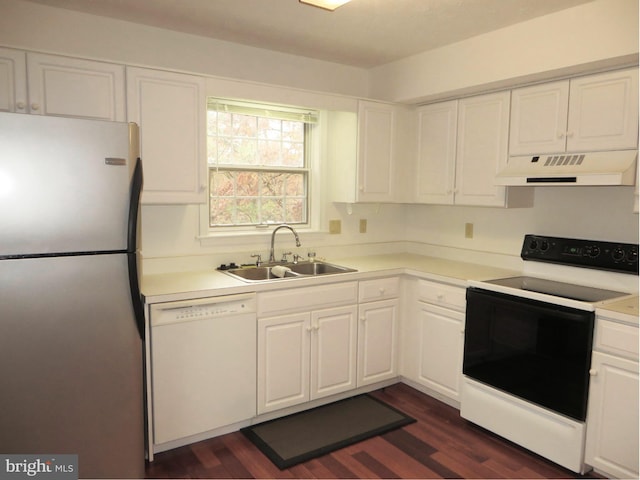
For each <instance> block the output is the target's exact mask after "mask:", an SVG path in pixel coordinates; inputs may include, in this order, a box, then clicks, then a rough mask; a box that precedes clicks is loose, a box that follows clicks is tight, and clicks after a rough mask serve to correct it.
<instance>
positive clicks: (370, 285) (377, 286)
mask: <svg viewBox="0 0 640 480" xmlns="http://www.w3.org/2000/svg"><path fill="white" fill-rule="evenodd" d="M399 294H400V278H399V277H389V278H377V279H375V280H366V281H364V282H360V287H359V289H358V302H360V303H362V302H371V301H376V300H384V299H387V298H395V297H397V296H398V295H399Z"/></svg>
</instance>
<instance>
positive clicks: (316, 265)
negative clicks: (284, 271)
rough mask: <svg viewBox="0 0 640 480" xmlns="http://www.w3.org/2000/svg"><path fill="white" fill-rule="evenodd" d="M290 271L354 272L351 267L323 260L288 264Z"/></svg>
mask: <svg viewBox="0 0 640 480" xmlns="http://www.w3.org/2000/svg"><path fill="white" fill-rule="evenodd" d="M288 267H289V268H290V269H291V271H292V272H295V273H299V274H300V275H327V274H332V273H345V272H355V271H356V270H354V269H352V268H347V267H342V266H340V265H333V264H332V263H325V262H301V263H296V264H293V265H288Z"/></svg>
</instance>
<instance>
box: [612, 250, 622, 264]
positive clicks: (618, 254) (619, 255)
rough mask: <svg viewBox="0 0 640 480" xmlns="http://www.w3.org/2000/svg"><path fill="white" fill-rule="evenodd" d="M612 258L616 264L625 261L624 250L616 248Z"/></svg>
mask: <svg viewBox="0 0 640 480" xmlns="http://www.w3.org/2000/svg"><path fill="white" fill-rule="evenodd" d="M611 257H612V258H613V259H614V260H615V261H616V262H619V261H621V260H623V259H624V250H623V249H622V247H616V248H614V249H613V251H612V252H611Z"/></svg>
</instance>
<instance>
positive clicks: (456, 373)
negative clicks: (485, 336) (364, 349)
mask: <svg viewBox="0 0 640 480" xmlns="http://www.w3.org/2000/svg"><path fill="white" fill-rule="evenodd" d="M465 292H466V290H465V288H463V287H458V286H454V285H448V284H443V283H438V282H432V281H428V280H415V281H414V284H413V293H412V296H411V297H410V299H409V302H410V305H411V315H408V316H407V317H408V318H407V322H406V325H405V332H404V341H405V347H406V348H405V350H406V351H405V352H404V353H405V356H404V362H403V374H404V375H405V376H406V377H407V378H409V379H410V380H412V381H415V382H417V383H418V384H420V385H422V386H424V387H426V388H427V389H428V390H429V391H432V392H436V393H437V394H439V395H441V396H442V397H444V398H446V399H449V400H452V401H453V402H455V403H457V402H459V401H460V386H461V381H462V356H463V346H464V317H465V304H466V301H465Z"/></svg>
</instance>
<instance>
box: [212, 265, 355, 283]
mask: <svg viewBox="0 0 640 480" xmlns="http://www.w3.org/2000/svg"><path fill="white" fill-rule="evenodd" d="M276 266H283V267H287V268H289V270H287V271H286V273H285V275H284V277H278V276H276V275H274V274H273V271H272V269H273V267H276ZM347 272H357V270H354V269H353V268H348V267H343V266H341V265H334V264H332V263H326V262H319V261H318V262H299V263H278V264H269V265H262V266H260V267H243V268H234V269H231V270H223V273H226V274H227V275H230V276H232V277H235V278H238V279H240V280H243V281H245V282H266V281H272V280H286V279H290V278H301V277H315V276H318V275H335V274H338V273H347Z"/></svg>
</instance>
